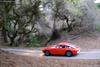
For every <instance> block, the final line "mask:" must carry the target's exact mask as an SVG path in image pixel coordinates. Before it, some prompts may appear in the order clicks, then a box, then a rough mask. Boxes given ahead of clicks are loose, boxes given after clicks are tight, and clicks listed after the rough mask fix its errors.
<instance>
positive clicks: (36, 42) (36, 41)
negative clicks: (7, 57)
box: [26, 36, 42, 47]
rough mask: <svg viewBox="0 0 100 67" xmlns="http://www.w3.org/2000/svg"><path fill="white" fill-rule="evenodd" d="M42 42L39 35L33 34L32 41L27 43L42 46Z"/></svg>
mask: <svg viewBox="0 0 100 67" xmlns="http://www.w3.org/2000/svg"><path fill="white" fill-rule="evenodd" d="M41 43H42V41H41V40H39V39H38V37H36V36H33V37H32V39H31V41H30V42H29V43H28V44H27V46H26V47H40V46H42V45H41Z"/></svg>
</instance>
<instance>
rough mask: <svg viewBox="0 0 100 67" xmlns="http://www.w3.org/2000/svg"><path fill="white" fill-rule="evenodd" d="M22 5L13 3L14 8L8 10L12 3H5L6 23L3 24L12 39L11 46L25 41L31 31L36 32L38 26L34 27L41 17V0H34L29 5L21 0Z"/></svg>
mask: <svg viewBox="0 0 100 67" xmlns="http://www.w3.org/2000/svg"><path fill="white" fill-rule="evenodd" d="M20 2H21V4H20V7H18V8H17V7H16V5H15V4H14V5H12V6H13V8H11V9H9V10H7V9H8V8H9V7H8V5H10V4H11V3H7V5H6V4H4V5H3V6H4V7H5V9H4V11H5V12H4V13H3V14H4V15H5V17H6V18H5V19H4V21H5V24H4V25H3V27H4V29H5V31H6V34H7V37H8V38H9V40H10V46H13V45H16V46H18V45H19V44H18V43H20V44H21V42H23V41H25V37H27V36H28V35H29V34H30V33H32V32H36V28H35V27H34V26H35V24H36V22H37V21H38V19H39V18H40V10H39V5H40V2H41V1H40V0H34V2H33V3H31V4H28V5H22V4H23V3H22V1H20Z"/></svg>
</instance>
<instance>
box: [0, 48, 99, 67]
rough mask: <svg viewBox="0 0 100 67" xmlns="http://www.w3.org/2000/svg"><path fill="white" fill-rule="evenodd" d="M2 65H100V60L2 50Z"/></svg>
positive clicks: (76, 66)
mask: <svg viewBox="0 0 100 67" xmlns="http://www.w3.org/2000/svg"><path fill="white" fill-rule="evenodd" d="M0 67H100V60H78V59H67V60H63V59H62V60H60V59H59V60H58V59H46V58H43V57H40V58H38V57H27V56H19V55H15V54H11V53H9V52H5V51H2V50H0Z"/></svg>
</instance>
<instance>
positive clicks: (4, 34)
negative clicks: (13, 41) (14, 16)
mask: <svg viewBox="0 0 100 67" xmlns="http://www.w3.org/2000/svg"><path fill="white" fill-rule="evenodd" d="M2 35H3V40H4V42H5V43H8V39H7V32H6V30H5V28H4V27H3V28H2Z"/></svg>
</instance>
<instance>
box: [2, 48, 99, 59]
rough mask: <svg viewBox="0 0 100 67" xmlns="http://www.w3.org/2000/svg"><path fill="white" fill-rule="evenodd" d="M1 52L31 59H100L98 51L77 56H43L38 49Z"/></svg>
mask: <svg viewBox="0 0 100 67" xmlns="http://www.w3.org/2000/svg"><path fill="white" fill-rule="evenodd" d="M1 49H2V50H5V51H8V52H10V53H14V54H17V55H24V56H31V57H43V58H53V59H100V49H90V50H88V51H81V52H80V53H79V54H78V55H77V56H73V57H66V56H44V55H43V53H42V51H41V50H40V49H34V50H32V49H18V48H1Z"/></svg>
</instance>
